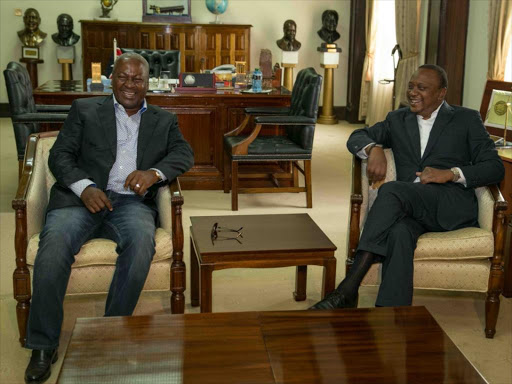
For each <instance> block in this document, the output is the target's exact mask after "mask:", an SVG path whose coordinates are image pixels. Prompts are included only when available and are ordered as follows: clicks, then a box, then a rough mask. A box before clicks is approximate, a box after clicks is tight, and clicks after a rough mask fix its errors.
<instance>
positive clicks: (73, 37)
mask: <svg viewBox="0 0 512 384" xmlns="http://www.w3.org/2000/svg"><path fill="white" fill-rule="evenodd" d="M57 28H58V29H59V32H58V33H54V34H53V35H52V40H53V41H54V42H55V43H57V44H58V45H62V46H64V47H70V46H72V45H75V44H76V43H77V42H78V40H80V36H78V35H77V34H76V33H74V32H73V18H72V17H71V16H70V15H68V14H67V13H62V14H60V15H59V17H57Z"/></svg>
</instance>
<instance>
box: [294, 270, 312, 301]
mask: <svg viewBox="0 0 512 384" xmlns="http://www.w3.org/2000/svg"><path fill="white" fill-rule="evenodd" d="M307 281H308V266H307V265H298V266H297V271H296V273H295V292H293V297H294V299H295V301H304V300H306V284H307Z"/></svg>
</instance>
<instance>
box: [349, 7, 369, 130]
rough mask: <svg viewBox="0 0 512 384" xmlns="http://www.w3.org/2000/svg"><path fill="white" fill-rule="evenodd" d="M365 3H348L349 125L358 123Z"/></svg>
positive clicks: (364, 52)
mask: <svg viewBox="0 0 512 384" xmlns="http://www.w3.org/2000/svg"><path fill="white" fill-rule="evenodd" d="M365 18H366V1H365V0H351V2H350V37H349V53H348V79H347V107H346V119H347V121H348V122H349V123H359V122H360V121H359V120H358V119H359V99H360V97H361V78H362V76H363V65H364V57H365V55H366V32H365V25H364V24H365V23H364V20H365Z"/></svg>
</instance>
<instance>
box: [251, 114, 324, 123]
mask: <svg viewBox="0 0 512 384" xmlns="http://www.w3.org/2000/svg"><path fill="white" fill-rule="evenodd" d="M254 121H255V123H256V124H263V125H315V124H316V119H314V118H312V117H306V116H258V117H255V118H254Z"/></svg>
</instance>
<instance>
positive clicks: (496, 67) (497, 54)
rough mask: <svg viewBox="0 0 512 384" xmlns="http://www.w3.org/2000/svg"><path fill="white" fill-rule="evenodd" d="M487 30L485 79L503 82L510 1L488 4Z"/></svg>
mask: <svg viewBox="0 0 512 384" xmlns="http://www.w3.org/2000/svg"><path fill="white" fill-rule="evenodd" d="M488 28H489V30H488V36H489V66H488V69H487V79H489V80H502V81H503V79H504V78H505V65H506V63H507V56H508V50H509V49H510V35H511V31H512V1H511V0H493V1H490V2H489V26H488Z"/></svg>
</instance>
